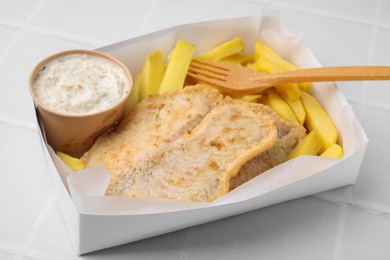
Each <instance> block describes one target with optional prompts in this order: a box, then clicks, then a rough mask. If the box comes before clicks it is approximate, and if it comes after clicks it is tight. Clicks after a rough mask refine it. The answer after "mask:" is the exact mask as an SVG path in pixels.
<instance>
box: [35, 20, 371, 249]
mask: <svg viewBox="0 0 390 260" xmlns="http://www.w3.org/2000/svg"><path fill="white" fill-rule="evenodd" d="M234 37H241V38H242V39H243V40H244V42H245V44H246V45H245V46H246V52H247V53H248V54H249V53H250V52H251V51H252V49H253V44H254V42H255V39H257V38H262V39H263V41H265V42H266V43H267V44H268V45H270V46H271V47H273V48H274V49H275V50H276V51H278V52H279V53H281V54H282V55H283V56H284V57H286V58H287V59H289V60H290V61H291V62H293V63H295V64H296V65H297V66H299V67H317V66H320V65H319V63H318V62H317V61H316V59H315V58H314V56H313V55H312V54H311V52H310V51H309V50H308V49H307V48H306V47H305V46H304V45H303V44H302V42H301V41H300V36H299V34H297V33H296V32H294V31H293V30H291V29H290V28H288V26H287V25H286V24H285V22H283V21H282V20H281V19H280V18H279V17H277V16H275V15H273V14H264V15H262V16H259V17H250V18H240V19H230V20H221V21H214V22H206V23H198V24H191V25H184V26H179V27H175V28H171V29H167V30H164V31H160V32H156V33H152V34H149V35H145V36H141V37H137V38H134V39H130V40H127V41H123V42H120V43H117V44H114V45H110V46H107V47H104V48H101V49H100V51H103V52H106V53H108V54H110V55H112V56H114V57H116V58H117V59H119V60H121V61H122V62H123V63H124V64H125V65H127V66H128V67H129V68H130V70H131V72H132V73H133V75H136V74H138V73H139V72H140V71H141V69H142V66H143V62H144V58H145V56H146V55H147V54H148V53H150V52H152V51H155V50H160V51H162V53H163V55H164V57H165V58H166V57H167V56H168V54H169V52H170V51H171V50H172V49H173V47H174V45H175V43H176V41H177V40H178V39H182V40H186V41H189V42H191V43H193V44H195V45H196V53H195V55H197V54H199V53H202V52H204V51H206V50H207V49H209V48H211V47H212V46H215V45H217V44H219V43H222V42H224V41H227V40H229V39H232V38H234ZM311 91H312V93H313V94H314V95H315V96H316V97H317V99H318V100H319V101H320V103H321V104H322V105H323V107H324V108H325V109H326V111H327V113H328V114H329V115H330V116H331V118H332V120H333V122H334V123H335V125H336V127H337V129H338V131H339V136H340V140H339V143H340V144H342V145H343V149H344V153H345V156H344V157H343V158H342V159H330V158H322V157H315V156H303V157H299V158H296V159H294V160H291V161H288V162H286V163H284V164H281V165H279V166H277V167H275V168H273V169H271V170H269V171H267V172H265V173H263V174H261V175H259V176H258V177H256V178H254V179H253V180H251V181H249V182H247V183H245V184H243V185H242V186H240V187H238V188H237V189H235V190H233V191H231V192H229V193H228V194H226V195H225V196H223V197H221V198H220V199H217V200H216V201H214V202H211V203H196V202H182V201H167V200H155V199H140V198H128V197H108V196H103V194H104V188H105V186H106V184H107V182H108V180H109V179H108V178H109V177H108V174H107V173H106V172H105V169H104V167H96V168H93V169H86V170H83V171H81V172H77V173H76V174H73V173H72V172H71V171H70V170H69V169H68V168H67V167H66V166H65V165H64V164H63V163H62V161H61V160H60V159H59V158H58V157H57V156H56V155H55V153H54V152H53V150H52V149H51V148H50V146H48V145H47V144H46V143H45V141H44V131H43V128H41V129H42V130H41V133H42V135H41V136H42V142H43V144H44V145H43V151H44V153H45V155H46V158H47V161H48V164H49V167H50V173H51V175H52V177H53V180H54V184H55V188H56V191H57V197H58V202H59V205H60V208H61V211H62V213H63V216H64V220H65V223H66V226H67V229H68V233H69V237H70V239H71V242H72V245H73V247H74V250H75V252H76V253H77V254H85V253H88V252H92V251H96V250H99V249H103V248H108V247H112V246H117V245H120V244H125V243H128V242H132V241H136V240H140V239H143V238H148V237H152V236H156V235H159V234H163V233H167V232H171V231H175V230H179V229H183V228H186V227H189V226H193V225H198V224H201V223H205V222H209V221H213V220H217V219H221V218H224V217H228V216H232V215H236V214H240V213H243V212H247V211H251V210H255V209H259V208H262V207H265V206H269V205H273V204H276V203H279V202H283V201H287V200H292V199H295V198H299V197H303V196H307V195H310V194H314V193H318V192H321V191H324V190H328V189H332V188H336V187H340V186H344V185H348V184H352V183H354V182H355V180H356V177H357V174H358V172H359V168H360V164H361V162H362V158H363V155H364V152H365V149H366V145H367V143H368V139H367V137H366V135H365V133H364V131H363V130H362V128H361V126H360V124H359V122H358V121H357V119H356V117H355V115H354V113H353V111H352V109H351V106H350V105H349V104H348V102H347V101H346V99H345V98H344V97H343V96H342V94H341V93H340V91H339V90H338V89H337V87H336V86H335V85H334V84H331V83H318V84H314V86H313V87H312V90H311ZM85 182H87V183H88V185H85Z"/></svg>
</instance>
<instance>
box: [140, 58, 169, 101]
mask: <svg viewBox="0 0 390 260" xmlns="http://www.w3.org/2000/svg"><path fill="white" fill-rule="evenodd" d="M164 71H165V66H164V62H163V58H162V54H161V52H160V51H155V52H152V53H150V54H149V55H147V56H146V58H145V62H144V67H143V69H142V79H141V86H140V89H139V96H140V99H141V100H143V99H144V98H147V97H148V96H150V95H152V94H155V93H157V91H158V88H159V86H160V83H161V80H162V78H163V76H164Z"/></svg>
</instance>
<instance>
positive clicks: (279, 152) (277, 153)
mask: <svg viewBox="0 0 390 260" xmlns="http://www.w3.org/2000/svg"><path fill="white" fill-rule="evenodd" d="M249 105H250V106H251V108H252V109H253V110H254V111H261V112H262V113H264V114H266V115H268V116H270V117H271V118H272V119H273V120H274V122H275V125H276V127H277V129H278V139H277V141H276V143H275V145H274V146H273V147H272V148H271V149H269V150H268V151H265V152H264V153H261V154H259V155H258V156H256V157H255V158H253V159H251V160H249V161H248V162H247V163H245V164H244V165H243V166H242V167H241V169H240V171H239V172H238V174H237V175H236V176H235V177H234V178H232V179H231V180H230V190H232V189H235V188H236V187H238V186H240V185H241V184H243V183H245V182H247V181H249V180H251V179H252V178H254V177H256V176H257V175H259V174H261V173H263V172H265V171H267V170H269V169H271V168H273V167H275V166H277V165H279V164H281V163H283V162H285V161H286V160H287V156H288V155H289V153H290V152H291V151H292V150H293V149H294V147H295V146H296V145H297V144H298V143H299V142H300V141H301V140H302V138H303V137H305V136H306V129H305V127H303V126H302V125H300V124H299V123H297V122H293V121H288V120H285V119H284V118H282V117H280V115H279V114H278V113H277V112H275V111H274V110H273V109H272V108H270V107H269V106H266V105H261V104H249Z"/></svg>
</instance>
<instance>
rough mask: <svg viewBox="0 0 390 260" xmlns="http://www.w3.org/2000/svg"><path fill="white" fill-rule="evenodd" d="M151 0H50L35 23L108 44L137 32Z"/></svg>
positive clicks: (48, 28) (36, 17) (41, 26)
mask: <svg viewBox="0 0 390 260" xmlns="http://www.w3.org/2000/svg"><path fill="white" fill-rule="evenodd" d="M151 2H152V0H146V1H126V0H118V1H105V0H98V1H94V2H93V3H91V2H90V1H87V0H81V1H75V0H71V1H61V0H54V1H46V3H45V5H44V6H43V7H42V8H41V9H40V11H39V12H38V13H37V15H36V16H35V17H34V18H33V19H32V21H31V25H33V26H35V27H40V28H44V29H47V30H51V31H53V32H61V33H63V34H67V35H70V36H76V37H77V36H78V37H83V38H88V39H91V40H94V41H96V42H99V43H101V44H103V45H106V44H111V43H114V42H117V41H121V40H125V39H127V38H130V37H132V36H135V35H136V34H137V33H138V27H139V26H140V24H141V23H142V21H143V20H144V19H145V15H146V13H147V11H148V8H149V6H150V3H151ZM134 10H136V11H134ZM48 21H50V22H48Z"/></svg>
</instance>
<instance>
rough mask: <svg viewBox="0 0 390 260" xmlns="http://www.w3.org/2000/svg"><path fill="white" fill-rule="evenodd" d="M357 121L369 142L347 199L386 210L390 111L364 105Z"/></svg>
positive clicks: (388, 205) (389, 202)
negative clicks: (359, 119) (359, 120)
mask: <svg viewBox="0 0 390 260" xmlns="http://www.w3.org/2000/svg"><path fill="white" fill-rule="evenodd" d="M361 123H362V126H363V128H364V130H365V132H366V134H367V136H368V138H369V140H370V141H369V143H368V147H367V150H366V154H365V157H364V159H363V162H362V165H361V169H360V172H359V175H358V178H357V181H356V184H355V185H353V186H351V190H350V194H349V195H348V196H349V201H350V202H351V203H353V204H357V205H360V206H362V207H365V208H369V209H374V210H377V211H379V212H387V213H390V189H389V187H390V175H389V168H390V163H389V159H388V155H389V153H388V148H389V146H390V138H389V136H388V133H389V131H390V113H389V111H388V110H382V109H379V108H372V107H366V108H365V109H364V114H363V115H362V120H361Z"/></svg>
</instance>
